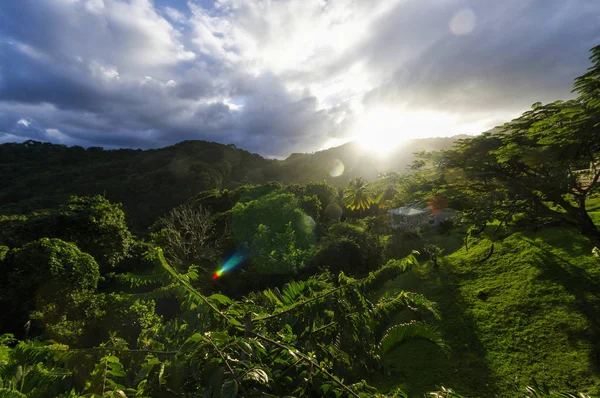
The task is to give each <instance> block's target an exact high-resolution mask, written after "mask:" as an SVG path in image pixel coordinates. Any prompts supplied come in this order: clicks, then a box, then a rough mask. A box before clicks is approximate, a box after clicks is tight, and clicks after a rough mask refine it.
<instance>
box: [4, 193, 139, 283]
mask: <svg viewBox="0 0 600 398" xmlns="http://www.w3.org/2000/svg"><path fill="white" fill-rule="evenodd" d="M45 236H52V237H56V238H60V239H62V240H64V241H66V242H73V243H75V244H76V245H77V247H79V248H80V249H81V250H83V251H84V252H86V253H89V254H90V255H92V256H93V257H94V259H96V261H97V262H98V264H100V266H101V268H102V271H103V272H107V271H109V270H110V269H111V268H112V267H114V266H115V265H116V264H117V263H119V262H120V261H121V260H123V259H125V258H126V257H127V254H128V252H129V248H130V245H131V244H132V242H133V237H132V235H131V233H130V232H129V230H128V229H127V225H126V223H125V214H124V213H123V210H121V205H120V204H115V203H111V202H109V201H108V199H106V198H105V197H103V196H100V195H96V196H88V197H78V196H73V197H71V200H70V201H69V202H68V203H67V204H65V205H62V206H60V207H59V208H58V210H54V211H49V212H42V213H32V214H30V215H28V216H11V217H0V243H2V244H6V245H8V246H10V247H21V246H23V245H25V244H27V243H28V242H31V241H33V240H37V239H40V238H43V237H45Z"/></svg>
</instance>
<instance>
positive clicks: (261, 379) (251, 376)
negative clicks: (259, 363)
mask: <svg viewBox="0 0 600 398" xmlns="http://www.w3.org/2000/svg"><path fill="white" fill-rule="evenodd" d="M244 380H254V381H256V382H258V383H261V384H267V383H268V382H269V376H268V375H267V373H266V372H265V371H264V370H262V369H259V368H254V369H252V370H250V371H249V372H248V373H246V375H245V376H244Z"/></svg>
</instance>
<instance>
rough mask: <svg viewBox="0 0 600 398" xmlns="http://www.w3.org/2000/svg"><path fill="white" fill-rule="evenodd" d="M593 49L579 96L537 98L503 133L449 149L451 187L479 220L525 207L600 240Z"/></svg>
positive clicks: (599, 75) (599, 137) (599, 87)
mask: <svg viewBox="0 0 600 398" xmlns="http://www.w3.org/2000/svg"><path fill="white" fill-rule="evenodd" d="M592 53H593V55H592V57H591V59H592V61H593V62H594V66H593V67H591V68H590V69H589V70H588V72H587V73H586V74H585V75H583V76H582V77H580V78H578V79H577V80H576V83H575V89H574V91H575V92H577V93H578V94H579V96H578V97H577V98H576V99H574V100H570V101H556V102H554V103H551V104H546V105H542V104H541V103H536V104H534V105H533V107H532V109H531V110H529V111H527V112H525V113H523V115H522V116H521V117H519V118H517V119H515V120H513V121H512V122H510V123H506V124H505V125H504V128H503V129H502V131H501V132H499V133H495V134H493V133H484V134H482V135H481V136H478V137H475V138H473V139H467V140H461V141H459V143H458V144H457V145H456V146H455V148H454V149H453V150H451V151H448V152H447V153H446V158H445V162H446V163H445V168H446V172H447V173H449V174H453V173H452V172H455V171H457V170H458V174H457V173H454V175H455V176H456V175H458V178H455V180H454V181H451V182H450V181H446V182H447V183H448V187H450V188H452V189H454V190H456V192H457V193H458V194H459V195H462V197H463V199H464V202H466V203H468V204H469V205H470V206H467V207H468V208H469V210H470V211H471V215H472V216H473V218H474V219H475V218H478V219H479V221H483V220H485V219H488V220H489V219H490V218H496V219H500V220H502V219H504V220H507V221H509V220H510V219H511V218H512V216H513V215H514V214H516V213H519V212H520V213H526V214H528V215H530V216H532V217H533V218H534V219H538V220H539V219H540V218H542V219H546V220H553V221H560V222H562V223H565V224H568V225H572V226H574V227H576V228H578V229H579V231H580V232H581V233H582V234H584V235H585V236H586V237H588V238H589V239H590V241H591V242H592V243H593V244H595V245H600V231H599V230H598V228H597V226H596V225H595V224H594V222H593V221H592V219H591V218H590V217H589V215H588V213H587V211H586V200H587V199H588V198H589V197H590V195H592V194H593V193H594V192H596V191H597V190H598V185H599V184H598V179H599V178H600V167H599V161H600V46H598V47H595V48H594V49H592ZM477 198H479V199H482V200H483V201H484V202H485V203H486V205H482V203H479V202H481V201H480V200H478V199H477Z"/></svg>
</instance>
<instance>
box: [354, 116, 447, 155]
mask: <svg viewBox="0 0 600 398" xmlns="http://www.w3.org/2000/svg"><path fill="white" fill-rule="evenodd" d="M453 124H454V121H452V120H451V118H450V117H448V115H443V114H438V113H435V112H426V111H414V112H406V111H399V110H395V109H392V108H379V109H375V110H370V111H367V112H365V113H364V114H363V115H362V116H361V117H360V118H359V120H358V123H357V124H356V126H355V134H354V137H355V140H356V141H358V142H359V143H360V144H361V146H362V147H363V148H365V149H368V150H370V151H374V152H377V153H379V154H385V153H389V152H391V151H393V150H394V149H396V148H397V147H398V146H399V145H401V144H403V143H405V142H406V141H408V140H411V139H415V138H426V137H439V136H445V135H447V130H448V127H449V126H451V125H453Z"/></svg>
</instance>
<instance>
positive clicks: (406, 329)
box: [379, 321, 448, 356]
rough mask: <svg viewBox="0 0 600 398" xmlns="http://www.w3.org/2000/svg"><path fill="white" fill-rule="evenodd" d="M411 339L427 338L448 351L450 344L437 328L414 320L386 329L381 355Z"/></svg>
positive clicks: (380, 344) (380, 346) (380, 347)
mask: <svg viewBox="0 0 600 398" xmlns="http://www.w3.org/2000/svg"><path fill="white" fill-rule="evenodd" d="M410 339H425V340H428V341H431V342H432V343H434V344H436V345H437V346H438V347H440V348H441V349H443V350H444V351H448V346H447V345H446V343H445V342H444V340H443V339H442V336H441V334H440V333H439V332H438V331H437V330H436V329H435V328H433V327H432V326H430V325H428V324H426V323H423V322H416V321H412V322H408V323H401V324H399V325H395V326H392V327H391V328H389V329H388V330H387V331H386V333H385V335H384V336H383V338H382V339H381V342H380V343H379V349H380V352H381V356H383V355H385V354H387V353H388V352H389V351H390V350H392V349H393V348H395V347H397V346H399V345H400V344H402V343H405V342H406V341H407V340H410Z"/></svg>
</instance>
